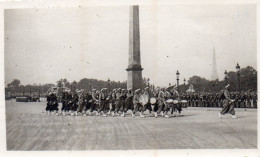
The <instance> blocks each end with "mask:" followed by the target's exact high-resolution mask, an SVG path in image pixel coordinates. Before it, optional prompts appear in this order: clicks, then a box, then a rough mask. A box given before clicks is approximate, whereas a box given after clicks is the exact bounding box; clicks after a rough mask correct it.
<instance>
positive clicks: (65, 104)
mask: <svg viewBox="0 0 260 157" xmlns="http://www.w3.org/2000/svg"><path fill="white" fill-rule="evenodd" d="M71 102H72V95H71V94H70V93H69V91H68V90H65V92H63V95H62V109H61V110H62V112H63V115H64V116H66V115H67V113H68V112H71V110H70V106H71Z"/></svg>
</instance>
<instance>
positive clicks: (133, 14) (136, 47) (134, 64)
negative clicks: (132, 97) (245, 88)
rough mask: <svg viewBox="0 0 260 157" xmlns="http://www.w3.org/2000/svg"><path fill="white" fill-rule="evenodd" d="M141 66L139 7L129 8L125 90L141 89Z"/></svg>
mask: <svg viewBox="0 0 260 157" xmlns="http://www.w3.org/2000/svg"><path fill="white" fill-rule="evenodd" d="M142 70H143V68H142V66H141V55H140V33H139V6H138V5H133V6H130V18H129V59H128V67H127V69H126V71H127V89H129V88H132V89H133V90H136V89H138V88H141V87H142Z"/></svg>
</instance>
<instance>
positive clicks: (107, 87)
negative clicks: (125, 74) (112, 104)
mask: <svg viewBox="0 0 260 157" xmlns="http://www.w3.org/2000/svg"><path fill="white" fill-rule="evenodd" d="M107 82H108V87H107V88H108V93H110V79H109V78H108V80H107Z"/></svg>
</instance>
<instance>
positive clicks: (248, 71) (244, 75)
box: [5, 66, 257, 96]
mask: <svg viewBox="0 0 260 157" xmlns="http://www.w3.org/2000/svg"><path fill="white" fill-rule="evenodd" d="M239 78H240V80H239V81H240V91H245V92H246V91H254V92H255V91H257V71H256V70H255V69H254V68H253V67H251V66H247V67H245V68H242V69H241V70H240V75H239ZM149 81H150V80H149V78H143V80H142V88H144V87H145V86H150V87H152V88H155V86H154V85H151V84H149ZM191 84H192V85H193V87H194V90H195V91H196V92H218V91H220V90H221V89H224V87H225V86H226V85H227V84H230V90H231V91H238V90H239V89H238V87H239V86H238V75H237V72H234V71H230V72H228V73H227V79H224V80H221V81H219V80H207V79H205V78H202V77H200V76H192V77H190V78H189V79H188V82H187V84H181V85H179V91H180V92H181V93H185V92H186V90H187V89H189V86H190V85H191ZM56 85H58V86H62V85H63V86H65V87H68V88H70V89H71V90H72V91H75V90H76V89H84V90H87V91H89V90H92V89H93V88H95V89H97V90H100V89H101V88H104V87H105V88H108V89H109V90H110V91H111V90H112V89H114V88H124V89H126V87H127V82H126V81H123V82H120V81H111V80H109V79H108V80H107V81H104V80H97V79H89V78H83V79H81V80H80V81H78V82H77V81H73V82H69V81H68V80H67V79H66V78H65V79H61V80H58V81H57V84H56ZM54 86H55V84H43V85H41V84H28V85H22V84H21V81H20V80H18V79H14V80H13V81H12V82H11V83H9V84H7V86H6V87H5V92H6V95H9V96H10V95H13V96H18V95H19V96H21V95H41V96H44V95H46V92H47V91H48V89H49V88H51V87H54Z"/></svg>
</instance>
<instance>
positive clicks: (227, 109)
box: [219, 84, 237, 119]
mask: <svg viewBox="0 0 260 157" xmlns="http://www.w3.org/2000/svg"><path fill="white" fill-rule="evenodd" d="M228 87H229V84H228V85H227V86H226V87H225V90H224V96H225V100H224V104H223V108H222V111H221V112H220V113H219V117H220V118H221V117H222V115H224V114H226V113H230V114H231V115H232V116H231V117H232V118H234V119H235V118H237V117H236V116H235V110H234V100H231V99H230V93H229V91H228Z"/></svg>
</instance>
